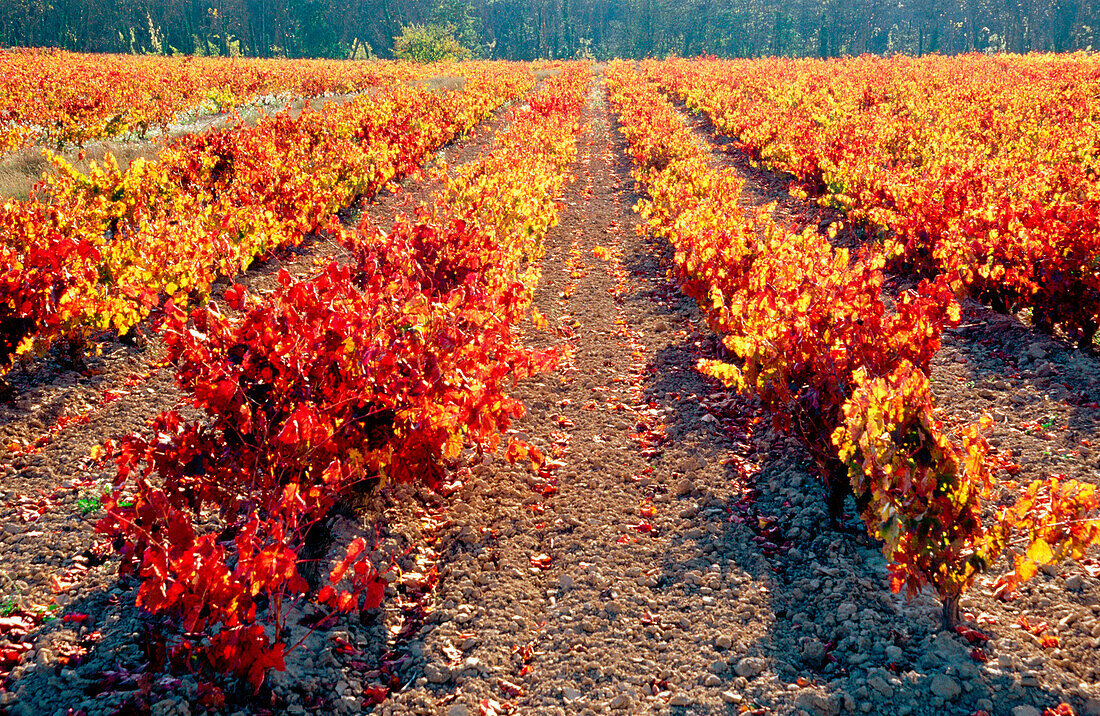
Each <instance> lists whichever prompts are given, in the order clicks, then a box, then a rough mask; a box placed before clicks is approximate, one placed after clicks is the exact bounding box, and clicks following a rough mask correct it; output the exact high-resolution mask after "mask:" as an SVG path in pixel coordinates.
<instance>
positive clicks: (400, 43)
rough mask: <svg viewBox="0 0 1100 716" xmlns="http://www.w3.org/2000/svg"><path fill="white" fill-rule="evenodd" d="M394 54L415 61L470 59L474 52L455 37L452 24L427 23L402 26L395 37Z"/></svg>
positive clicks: (400, 58)
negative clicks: (399, 32)
mask: <svg viewBox="0 0 1100 716" xmlns="http://www.w3.org/2000/svg"><path fill="white" fill-rule="evenodd" d="M393 56H394V57H395V58H396V59H399V60H412V61H413V62H440V61H442V60H469V59H472V58H473V56H474V53H473V52H472V51H471V50H470V48H468V47H464V46H463V45H462V43H460V42H459V41H458V40H457V39H456V38H455V35H454V28H453V27H451V26H450V25H445V24H436V23H427V24H424V25H416V24H413V25H405V26H404V27H402V28H401V34H400V35H398V36H397V37H395V38H393Z"/></svg>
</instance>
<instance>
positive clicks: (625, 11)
mask: <svg viewBox="0 0 1100 716" xmlns="http://www.w3.org/2000/svg"><path fill="white" fill-rule="evenodd" d="M411 30H417V31H423V32H426V33H428V34H429V35H432V36H446V37H448V38H453V39H454V40H455V41H456V42H457V43H458V44H459V45H461V46H462V47H463V48H465V49H466V50H468V51H469V53H470V54H472V55H473V56H475V57H484V58H490V59H510V60H532V59H538V58H569V57H592V58H595V59H607V58H611V57H635V58H641V57H660V56H666V55H680V56H694V55H699V54H711V55H718V56H726V57H753V56H760V55H785V56H794V57H838V56H844V55H859V54H863V53H874V54H891V53H906V54H912V55H921V54H925V53H931V52H939V53H944V54H954V53H960V52H974V51H979V52H1031V51H1041V52H1049V51H1053V52H1066V51H1073V50H1092V49H1093V48H1094V47H1096V48H1097V49H1100V3H1097V2H1095V0H951V1H948V0H916V1H913V0H402V1H401V2H397V1H395V0H3V2H0V46H31V47H42V46H46V47H59V48H63V49H67V50H74V51H82V52H148V53H165V54H171V53H184V54H212V55H246V56H258V57H271V56H282V57H391V56H393V54H394V42H395V38H398V37H401V36H402V35H403V34H405V35H407V34H408V33H409V32H410V31H411ZM433 33H434V34H433ZM401 47H402V45H401V44H400V43H399V44H398V50H399V51H400V49H401Z"/></svg>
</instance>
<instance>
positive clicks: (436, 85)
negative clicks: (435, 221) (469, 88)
mask: <svg viewBox="0 0 1100 716" xmlns="http://www.w3.org/2000/svg"><path fill="white" fill-rule="evenodd" d="M408 84H409V86H410V87H423V88H424V89H427V90H429V91H431V92H457V91H458V90H460V89H462V88H463V87H465V86H466V78H465V77H462V76H461V75H436V76H435V77H425V78H424V79H419V80H411V81H410V82H409V83H408Z"/></svg>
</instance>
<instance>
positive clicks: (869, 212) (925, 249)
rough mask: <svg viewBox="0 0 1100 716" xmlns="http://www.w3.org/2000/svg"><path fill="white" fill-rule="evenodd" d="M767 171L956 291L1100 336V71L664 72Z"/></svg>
mask: <svg viewBox="0 0 1100 716" xmlns="http://www.w3.org/2000/svg"><path fill="white" fill-rule="evenodd" d="M646 72H647V75H648V76H649V77H650V78H652V79H656V80H658V81H659V82H660V83H661V84H662V86H663V87H665V88H666V89H667V90H668V91H670V92H671V93H673V94H674V95H676V96H677V97H679V98H681V99H683V100H684V101H686V102H687V104H688V105H689V106H690V107H692V108H693V109H695V110H696V111H700V112H704V113H705V114H706V115H707V116H708V117H710V119H711V120H712V122H713V123H714V125H715V126H716V127H717V128H718V130H719V131H720V132H722V133H723V134H726V135H728V136H730V137H732V138H734V140H735V141H736V142H737V143H739V145H740V146H741V147H742V148H743V149H744V150H745V151H747V152H748V153H749V154H750V155H751V156H753V157H755V158H757V159H759V160H762V161H764V162H766V163H768V164H769V165H770V166H771V167H773V168H775V169H777V170H780V171H784V172H789V173H790V174H793V175H794V177H795V179H796V181H797V182H799V183H800V185H801V187H802V188H803V189H804V190H806V191H808V192H809V193H812V194H816V195H819V196H820V197H821V201H822V202H823V203H828V204H832V205H834V206H836V207H838V208H839V209H841V210H842V211H845V212H847V214H848V216H849V217H850V218H851V219H852V220H853V221H855V222H858V223H859V224H861V225H863V226H866V227H868V228H869V229H870V231H871V234H872V235H873V236H874V237H876V238H877V239H878V240H880V241H881V242H882V243H883V244H884V246H885V251H886V254H887V255H888V256H889V257H890V259H891V261H892V262H893V263H894V265H895V266H896V267H905V268H908V269H910V270H914V271H917V272H919V273H920V274H922V275H926V276H928V275H934V274H937V273H940V274H945V275H948V276H950V277H951V278H952V281H953V282H954V284H955V285H956V287H958V288H962V289H965V290H966V291H968V292H969V293H970V294H971V295H972V296H974V297H976V298H979V299H981V300H984V301H986V302H988V303H990V304H991V305H992V306H994V307H995V308H997V309H998V310H1001V311H1008V310H1012V311H1015V310H1019V309H1023V308H1029V309H1031V311H1032V318H1033V322H1034V323H1035V325H1036V326H1037V327H1038V328H1039V329H1041V330H1045V331H1051V330H1053V329H1054V328H1055V327H1059V328H1061V329H1062V330H1064V331H1065V332H1066V333H1067V334H1068V335H1069V336H1070V337H1071V338H1074V339H1075V340H1077V341H1078V342H1079V343H1080V344H1081V345H1082V346H1088V345H1091V344H1092V340H1093V337H1094V336H1095V334H1096V331H1097V326H1098V325H1100V172H1098V168H1100V148H1098V147H1097V145H1096V142H1095V127H1094V122H1095V117H1096V115H1097V112H1100V100H1098V99H1097V98H1098V97H1100V62H1098V61H1097V60H1096V59H1095V58H1093V57H1088V56H1082V55H1074V56H1050V57H1047V56H1027V57H998V58H992V57H982V56H970V57H965V56H964V57H952V58H948V57H931V58H923V59H919V60H917V59H904V58H901V59H898V58H891V59H889V60H885V59H882V58H870V57H861V58H856V59H852V60H844V61H828V62H824V61H809V60H807V61H793V60H781V59H774V60H764V61H757V60H754V61H751V62H750V61H733V62H724V61H682V60H670V61H668V62H664V63H656V62H653V63H649V64H647V66H646Z"/></svg>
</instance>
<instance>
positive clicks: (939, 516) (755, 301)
mask: <svg viewBox="0 0 1100 716" xmlns="http://www.w3.org/2000/svg"><path fill="white" fill-rule="evenodd" d="M608 80H609V87H610V92H611V102H612V105H613V106H614V107H615V108H616V110H617V111H618V112H619V114H620V124H621V131H622V133H623V135H624V136H625V137H626V139H627V141H628V142H629V144H630V150H631V152H632V154H633V158H634V163H635V169H634V176H635V178H636V180H637V181H638V182H639V183H640V184H641V185H642V186H643V187H644V188H645V190H646V191H647V192H648V194H649V197H650V198H649V199H648V200H646V201H643V202H642V203H641V205H640V207H639V209H640V211H641V212H642V214H643V215H644V216H645V217H646V218H647V220H648V222H649V225H650V227H651V228H652V229H653V230H654V231H655V232H656V233H658V234H659V235H663V236H665V237H667V238H668V239H669V240H670V241H671V243H672V245H673V247H674V249H675V270H676V272H677V276H678V279H679V281H680V283H681V286H682V288H683V290H684V292H685V293H686V294H687V295H689V296H691V297H693V298H695V299H696V300H697V301H698V302H699V305H700V307H701V308H702V309H703V311H704V313H705V315H706V317H707V320H708V322H709V323H710V325H711V326H712V327H713V328H714V330H715V331H716V332H717V333H718V334H719V335H720V336H721V337H722V343H723V345H724V347H725V350H726V351H727V352H728V354H729V361H730V362H723V361H704V362H703V363H702V364H701V366H700V367H701V368H702V369H704V370H705V371H706V372H708V373H709V374H711V375H713V376H714V377H716V378H719V379H720V380H722V381H723V382H725V383H726V384H727V385H729V386H732V387H736V388H737V389H739V390H742V391H746V390H747V391H753V392H755V393H756V394H757V395H759V397H760V399H761V400H762V402H763V403H764V405H765V406H766V407H767V408H768V409H769V410H770V411H771V412H772V414H773V416H774V418H775V421H776V423H777V424H778V425H779V426H781V427H784V428H786V429H788V430H790V431H792V432H793V433H794V434H796V435H797V436H798V437H799V438H800V439H801V440H802V441H803V442H804V443H805V445H806V446H807V448H808V449H809V451H810V453H811V454H812V455H813V457H814V459H815V461H816V462H817V464H818V466H819V468H820V469H821V472H822V474H823V476H824V477H825V481H826V484H827V486H828V488H829V492H830V512H831V516H832V517H833V519H834V522H835V520H836V518H837V516H838V515H839V513H840V510H841V507H842V505H843V499H844V496H845V495H846V494H847V493H849V492H850V493H854V495H855V498H856V504H857V507H858V508H859V511H860V513H861V515H862V517H863V520H864V523H865V525H866V527H867V530H868V533H869V534H871V535H872V536H873V537H875V538H877V539H879V540H881V541H882V542H883V551H884V554H885V556H886V557H887V559H888V560H889V561H890V563H891V564H890V574H891V586H892V588H893V589H894V590H895V591H898V590H900V589H902V588H905V589H906V590H907V593H909V594H915V593H916V592H917V591H919V590H920V589H921V588H922V587H923V586H924V585H926V584H931V585H932V586H933V587H934V588H935V589H936V591H937V592H938V593H939V595H940V597H941V598H942V600H943V603H944V619H945V622H946V623H947V624H949V625H952V626H953V625H955V623H956V622H957V619H958V602H959V598H960V597H961V595H962V593H963V592H964V591H965V590H966V589H967V588H968V587H969V586H970V585H971V584H972V582H973V581H974V579H975V577H976V576H977V575H978V573H979V572H981V571H983V570H985V569H986V568H988V567H989V566H990V565H991V564H992V562H993V561H994V560H995V559H996V558H997V557H998V556H999V555H1000V554H1001V553H1002V552H1003V551H1004V550H1005V548H1006V547H1008V546H1010V545H1016V544H1018V543H1021V541H1022V543H1023V544H1026V547H1025V548H1024V549H1023V550H1022V553H1020V554H1017V555H1016V559H1015V570H1014V572H1013V573H1012V574H1010V575H1008V576H1007V577H1005V578H1003V579H1002V585H1003V587H1004V588H1005V589H1011V588H1012V587H1014V586H1015V584H1016V583H1017V582H1018V581H1019V580H1022V579H1027V578H1029V577H1031V576H1033V575H1034V574H1035V573H1036V569H1037V566H1038V565H1039V564H1043V563H1048V562H1051V561H1054V560H1057V559H1061V558H1065V557H1070V556H1072V557H1080V556H1081V555H1082V554H1083V552H1084V550H1085V549H1087V547H1088V546H1089V545H1092V544H1095V543H1097V542H1100V521H1098V520H1089V519H1087V518H1088V517H1089V515H1091V514H1093V513H1095V511H1096V509H1097V508H1098V507H1100V501H1098V499H1097V496H1096V493H1095V488H1094V487H1093V486H1091V485H1086V484H1081V483H1076V482H1064V483H1063V482H1060V481H1058V480H1057V479H1054V478H1051V479H1049V480H1047V481H1041V482H1035V483H1032V484H1031V485H1029V486H1028V487H1027V488H1026V490H1025V492H1024V494H1023V496H1022V497H1020V498H1019V499H1018V500H1017V501H1016V503H1015V505H1013V506H1012V507H1008V508H1005V509H1002V510H999V511H997V512H996V514H995V515H994V517H993V518H992V519H989V518H988V514H987V511H988V510H990V509H991V504H990V498H993V497H995V496H997V495H998V493H999V487H998V485H997V483H996V480H995V478H994V474H993V472H994V468H993V467H992V465H991V461H990V459H989V458H988V454H987V453H988V446H987V444H986V441H985V440H984V438H983V437H982V428H983V427H988V426H982V425H968V426H965V427H963V428H961V429H959V430H958V431H957V434H955V435H951V434H949V433H948V432H946V431H945V430H944V428H943V426H942V424H941V422H940V420H939V419H937V417H936V415H935V410H934V406H933V400H932V395H931V390H930V384H929V378H928V371H929V364H930V361H931V359H932V357H933V355H934V354H935V352H936V351H937V350H938V348H939V344H940V336H941V334H942V332H943V330H944V329H945V327H947V326H950V325H954V324H955V323H957V321H958V319H959V306H958V303H957V302H956V301H955V297H954V295H953V293H952V292H951V290H950V287H949V286H948V283H947V281H946V280H945V279H943V278H939V279H937V280H935V281H924V282H922V283H921V284H920V286H919V288H918V289H917V290H915V291H907V292H905V293H903V294H902V295H900V296H899V297H897V299H896V301H894V305H893V308H892V310H891V309H888V307H887V302H886V297H885V296H884V295H883V282H884V281H883V268H884V266H885V263H886V261H885V258H884V257H883V255H882V253H881V252H876V251H874V250H870V249H865V250H864V251H862V252H861V253H860V254H859V255H858V256H856V257H852V256H850V255H849V252H848V251H847V250H846V249H834V248H833V247H832V246H831V245H830V243H829V237H828V236H826V235H822V234H820V233H818V232H817V230H816V229H814V228H810V229H807V230H805V231H803V232H802V233H790V232H788V231H786V230H784V229H782V228H781V227H780V226H779V225H777V224H776V223H775V222H774V221H773V220H772V218H771V216H770V213H769V209H770V207H764V208H763V209H762V210H760V211H758V212H754V211H752V210H749V209H743V208H742V207H740V206H739V204H738V198H739V196H740V194H741V189H742V182H741V180H740V179H739V178H738V176H737V175H736V173H735V172H734V171H733V170H730V169H726V170H715V169H713V168H712V167H711V166H710V165H709V164H708V161H707V156H706V152H705V151H704V149H703V147H702V146H700V144H699V143H698V141H697V140H696V139H695V138H694V136H693V135H692V134H691V132H690V130H688V129H687V127H686V126H685V125H684V123H683V121H682V119H681V117H680V116H679V114H678V113H677V112H676V111H675V110H674V109H673V107H672V106H671V105H670V104H669V103H668V101H667V100H666V99H665V98H664V96H663V95H662V94H661V93H660V91H659V90H658V87H657V86H656V85H655V84H652V83H650V82H648V81H647V80H646V79H644V78H643V76H642V75H640V74H639V73H637V72H636V71H634V70H633V69H630V68H629V67H628V66H626V65H623V64H616V65H613V66H612V67H611V69H609V71H608Z"/></svg>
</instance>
